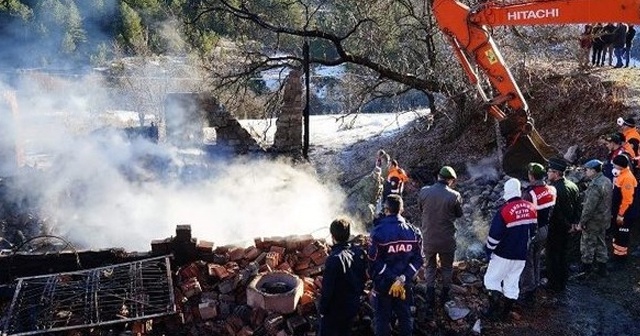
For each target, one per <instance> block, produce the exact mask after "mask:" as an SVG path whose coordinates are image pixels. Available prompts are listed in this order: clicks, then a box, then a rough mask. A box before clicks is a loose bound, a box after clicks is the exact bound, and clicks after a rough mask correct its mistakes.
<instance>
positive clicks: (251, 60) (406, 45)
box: [191, 0, 465, 108]
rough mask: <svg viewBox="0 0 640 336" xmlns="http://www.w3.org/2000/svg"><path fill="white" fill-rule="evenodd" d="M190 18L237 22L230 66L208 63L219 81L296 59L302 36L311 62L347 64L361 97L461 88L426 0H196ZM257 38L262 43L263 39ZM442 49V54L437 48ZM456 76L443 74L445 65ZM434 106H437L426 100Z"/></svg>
mask: <svg viewBox="0 0 640 336" xmlns="http://www.w3.org/2000/svg"><path fill="white" fill-rule="evenodd" d="M194 6H195V8H196V10H194V14H193V17H192V21H191V23H199V24H201V25H202V22H203V21H204V22H208V21H212V22H213V21H216V22H221V21H224V22H226V24H227V25H229V24H230V25H232V26H233V27H234V32H233V36H234V38H235V39H234V42H235V48H237V49H236V50H235V51H236V52H237V56H236V57H235V59H234V61H233V63H234V64H233V66H228V67H220V66H219V65H218V66H216V68H212V69H210V70H212V73H213V76H214V78H216V79H217V82H216V86H217V87H229V86H232V85H234V84H239V83H242V84H246V83H247V82H246V81H247V80H251V79H252V78H255V76H256V74H257V73H260V72H261V71H265V70H269V69H274V68H282V67H283V66H284V67H286V66H289V67H299V66H300V64H301V63H302V61H303V55H302V48H301V47H302V45H303V42H304V41H307V42H308V43H309V44H310V46H311V50H312V54H311V58H310V61H311V63H312V64H315V65H324V66H338V65H342V66H347V67H348V69H349V72H350V73H351V74H352V75H354V76H357V77H358V78H359V79H360V81H359V85H358V86H359V87H358V89H357V90H354V93H356V94H357V95H358V96H360V97H361V98H360V104H357V105H359V106H361V105H362V104H364V103H366V102H369V101H372V100H376V99H381V98H384V97H393V96H398V95H402V94H404V93H406V92H408V91H409V90H411V89H415V90H419V91H421V92H423V93H425V94H426V95H427V96H428V97H429V101H430V102H431V103H433V101H434V99H433V96H432V94H433V93H435V92H443V93H453V92H459V91H460V90H461V89H462V88H463V85H465V84H464V82H463V81H461V78H462V76H461V74H462V72H461V71H460V70H459V69H458V68H459V67H455V68H453V67H450V66H449V65H450V64H451V61H450V59H451V54H450V52H449V51H448V50H447V49H444V48H445V46H444V44H443V43H442V41H441V40H440V39H439V31H438V28H437V26H436V25H435V23H434V21H433V19H432V16H431V13H430V1H428V0H421V1H417V0H364V1H363V0H359V1H358V0H346V1H334V0H271V1H269V0H265V1H261V0H259V1H240V2H238V1H232V0H201V1H200V2H199V3H198V4H197V5H194ZM260 42H261V43H260ZM440 55H442V56H440ZM447 67H448V68H449V69H454V70H453V71H452V70H448V72H449V73H452V72H453V73H454V74H455V76H442V73H443V72H444V71H445V70H446V69H447ZM430 107H431V108H434V106H433V105H432V106H430Z"/></svg>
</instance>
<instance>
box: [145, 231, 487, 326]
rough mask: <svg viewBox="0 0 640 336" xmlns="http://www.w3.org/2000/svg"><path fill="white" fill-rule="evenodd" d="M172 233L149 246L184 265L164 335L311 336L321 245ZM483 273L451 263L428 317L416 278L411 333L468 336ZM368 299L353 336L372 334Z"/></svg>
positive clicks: (301, 239) (475, 266)
mask: <svg viewBox="0 0 640 336" xmlns="http://www.w3.org/2000/svg"><path fill="white" fill-rule="evenodd" d="M176 232H177V235H176V237H172V238H168V239H165V240H159V241H154V242H153V243H152V250H153V252H154V253H157V254H159V253H166V252H171V253H173V254H174V257H175V259H176V261H179V260H182V261H183V262H184V263H182V265H183V266H182V267H179V268H178V269H177V270H175V271H174V293H175V302H176V304H177V306H178V307H177V308H178V312H179V314H178V315H177V316H176V317H174V318H171V319H169V320H167V321H163V323H162V324H163V329H166V331H167V332H169V333H170V334H176V335H178V334H182V335H242V336H244V335H277V336H285V335H305V336H306V335H316V333H317V325H318V319H319V315H318V313H317V310H316V304H317V301H318V299H319V296H320V291H321V289H322V272H323V268H324V262H325V260H326V258H327V256H328V253H329V247H328V246H327V243H326V242H325V241H324V240H317V239H314V237H313V236H311V235H298V236H288V237H269V238H256V239H254V244H253V245H251V246H249V247H239V246H218V247H215V246H214V244H213V243H211V242H207V241H198V240H197V239H195V238H191V237H190V231H189V227H188V226H178V228H177V230H176ZM354 243H355V244H359V245H361V246H363V248H366V243H367V241H366V237H364V236H358V237H356V239H354ZM163 248H166V249H163ZM176 264H177V265H181V263H180V262H176ZM485 270H486V264H485V263H484V262H482V261H479V260H468V261H462V262H457V263H456V265H455V268H454V284H453V286H452V289H451V300H450V301H448V302H441V303H438V305H437V309H436V310H435V311H433V313H432V314H429V313H428V312H429V311H430V308H431V307H428V306H427V303H426V298H425V295H426V286H425V285H424V283H423V282H422V278H421V277H418V280H417V285H416V290H415V300H414V302H415V312H416V313H415V316H416V330H417V332H418V333H427V334H428V333H429V332H433V331H435V330H440V331H442V330H448V331H451V332H455V333H456V334H465V333H470V332H472V330H473V328H474V325H476V324H477V323H478V319H479V317H480V315H481V311H482V310H483V309H484V307H486V306H487V305H488V299H487V297H486V295H485V293H484V292H483V285H482V277H483V275H484V271H485ZM367 288H370V286H367ZM369 291H370V290H369V289H368V290H366V291H365V293H363V296H362V303H363V304H362V309H361V312H360V314H359V316H358V318H357V320H356V321H355V323H354V329H353V334H354V335H371V334H372V329H371V322H372V320H373V309H372V307H371V304H370V303H369V299H368V297H369ZM156 325H157V323H156ZM476 328H477V326H476ZM418 330H422V331H418Z"/></svg>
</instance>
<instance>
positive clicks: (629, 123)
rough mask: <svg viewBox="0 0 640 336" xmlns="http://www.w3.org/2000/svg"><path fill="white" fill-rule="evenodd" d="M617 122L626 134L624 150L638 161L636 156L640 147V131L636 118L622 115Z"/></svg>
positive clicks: (633, 159) (621, 130)
mask: <svg viewBox="0 0 640 336" xmlns="http://www.w3.org/2000/svg"><path fill="white" fill-rule="evenodd" d="M617 123H618V126H620V132H621V133H622V134H623V135H624V139H625V143H624V150H625V151H626V152H627V153H630V154H631V159H632V161H637V159H636V157H637V156H638V149H639V147H640V133H638V130H637V129H636V120H635V119H633V118H632V117H626V118H622V117H620V118H618V121H617ZM632 163H635V162H632ZM634 166H635V164H634Z"/></svg>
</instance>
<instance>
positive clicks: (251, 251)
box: [244, 246, 260, 261]
mask: <svg viewBox="0 0 640 336" xmlns="http://www.w3.org/2000/svg"><path fill="white" fill-rule="evenodd" d="M259 255H260V250H258V248H256V247H255V246H249V247H247V248H246V249H244V258H245V259H247V260H248V261H254V260H255V259H256V258H257V257H258V256H259Z"/></svg>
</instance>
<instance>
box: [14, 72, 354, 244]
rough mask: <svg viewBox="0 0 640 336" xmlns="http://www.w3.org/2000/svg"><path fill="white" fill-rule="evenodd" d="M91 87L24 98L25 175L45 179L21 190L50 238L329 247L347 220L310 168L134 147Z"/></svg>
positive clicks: (336, 192)
mask: <svg viewBox="0 0 640 336" xmlns="http://www.w3.org/2000/svg"><path fill="white" fill-rule="evenodd" d="M91 83H92V85H90V86H87V83H86V82H75V83H73V84H69V86H67V85H63V86H62V87H64V88H65V89H64V90H60V91H55V92H52V91H51V90H49V91H46V90H42V89H39V88H38V86H37V85H35V84H34V83H33V82H27V81H24V82H23V85H25V86H23V87H22V88H19V89H18V92H19V93H20V92H22V94H18V107H19V120H20V123H19V125H20V126H19V130H17V132H16V134H18V135H19V136H18V138H19V140H20V142H21V143H22V144H23V148H24V153H25V158H26V163H27V166H29V167H34V168H35V170H37V171H38V173H36V174H33V173H32V174H29V175H28V176H29V177H28V180H24V181H21V182H20V183H19V185H21V186H23V190H21V192H22V193H24V197H26V198H29V199H32V200H37V201H38V202H37V203H38V205H39V206H40V207H41V209H42V210H43V211H44V214H46V215H47V216H48V217H49V220H48V223H49V227H48V230H50V231H51V233H54V234H58V235H60V236H63V237H65V238H67V239H69V240H70V241H72V242H73V243H74V244H75V245H77V246H78V247H83V248H105V247H124V248H126V249H129V250H138V251H146V250H149V248H150V242H151V240H152V239H159V238H166V237H168V236H171V235H174V233H175V226H176V225H177V224H191V225H192V230H193V234H194V236H195V237H198V238H199V239H203V240H209V241H214V242H215V243H216V244H217V245H224V244H240V245H243V244H246V243H247V242H250V241H252V240H253V238H255V237H261V236H287V235H292V234H308V233H314V232H315V233H316V236H321V237H326V236H327V235H328V230H327V229H326V227H328V225H329V223H330V222H331V220H332V219H333V218H334V217H335V216H337V215H339V214H340V213H341V212H342V209H341V205H342V203H343V201H344V195H343V194H342V192H341V191H340V188H339V187H337V186H335V185H331V184H327V183H324V182H322V181H321V180H320V179H319V178H318V177H317V176H316V174H315V172H314V171H313V168H311V167H309V166H306V165H298V166H293V165H291V164H288V163H285V162H279V161H274V160H270V159H266V158H250V157H246V158H223V157H222V156H220V155H216V156H212V155H209V154H208V153H207V152H205V151H204V150H203V149H202V148H176V147H172V146H170V145H169V144H166V143H160V144H156V143H152V142H150V141H147V140H143V139H136V140H133V141H131V140H129V139H127V138H126V137H125V136H123V132H120V131H119V130H118V127H115V126H113V124H117V123H116V122H114V121H113V116H112V117H111V118H110V119H105V115H106V114H105V113H104V112H101V111H103V110H102V109H101V107H100V106H96V103H97V102H98V101H102V100H108V97H105V95H104V90H103V89H101V88H100V87H99V86H96V85H95V81H93V80H92V81H91ZM74 87H78V88H80V87H82V88H84V89H82V90H80V89H78V90H75V89H73V88H74ZM87 87H93V88H94V90H89V89H87ZM27 91H28V92H29V95H28V98H27V97H25V94H24V92H27ZM107 105H108V104H107ZM133 115H134V116H135V114H133ZM136 118H137V117H136ZM116 119H117V118H116ZM105 120H107V121H105ZM136 120H137V119H136ZM133 122H135V121H133ZM108 124H112V125H108ZM121 124H122V122H121ZM124 124H126V122H124ZM3 134H5V133H3ZM7 134H8V133H7ZM14 140H15V139H11V138H10V137H6V136H5V137H3V142H4V143H7V144H11V143H12V142H13V141H14ZM22 176H23V175H21V174H18V178H21V177H22ZM34 176H36V177H35V178H34ZM323 228H324V229H323Z"/></svg>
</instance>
